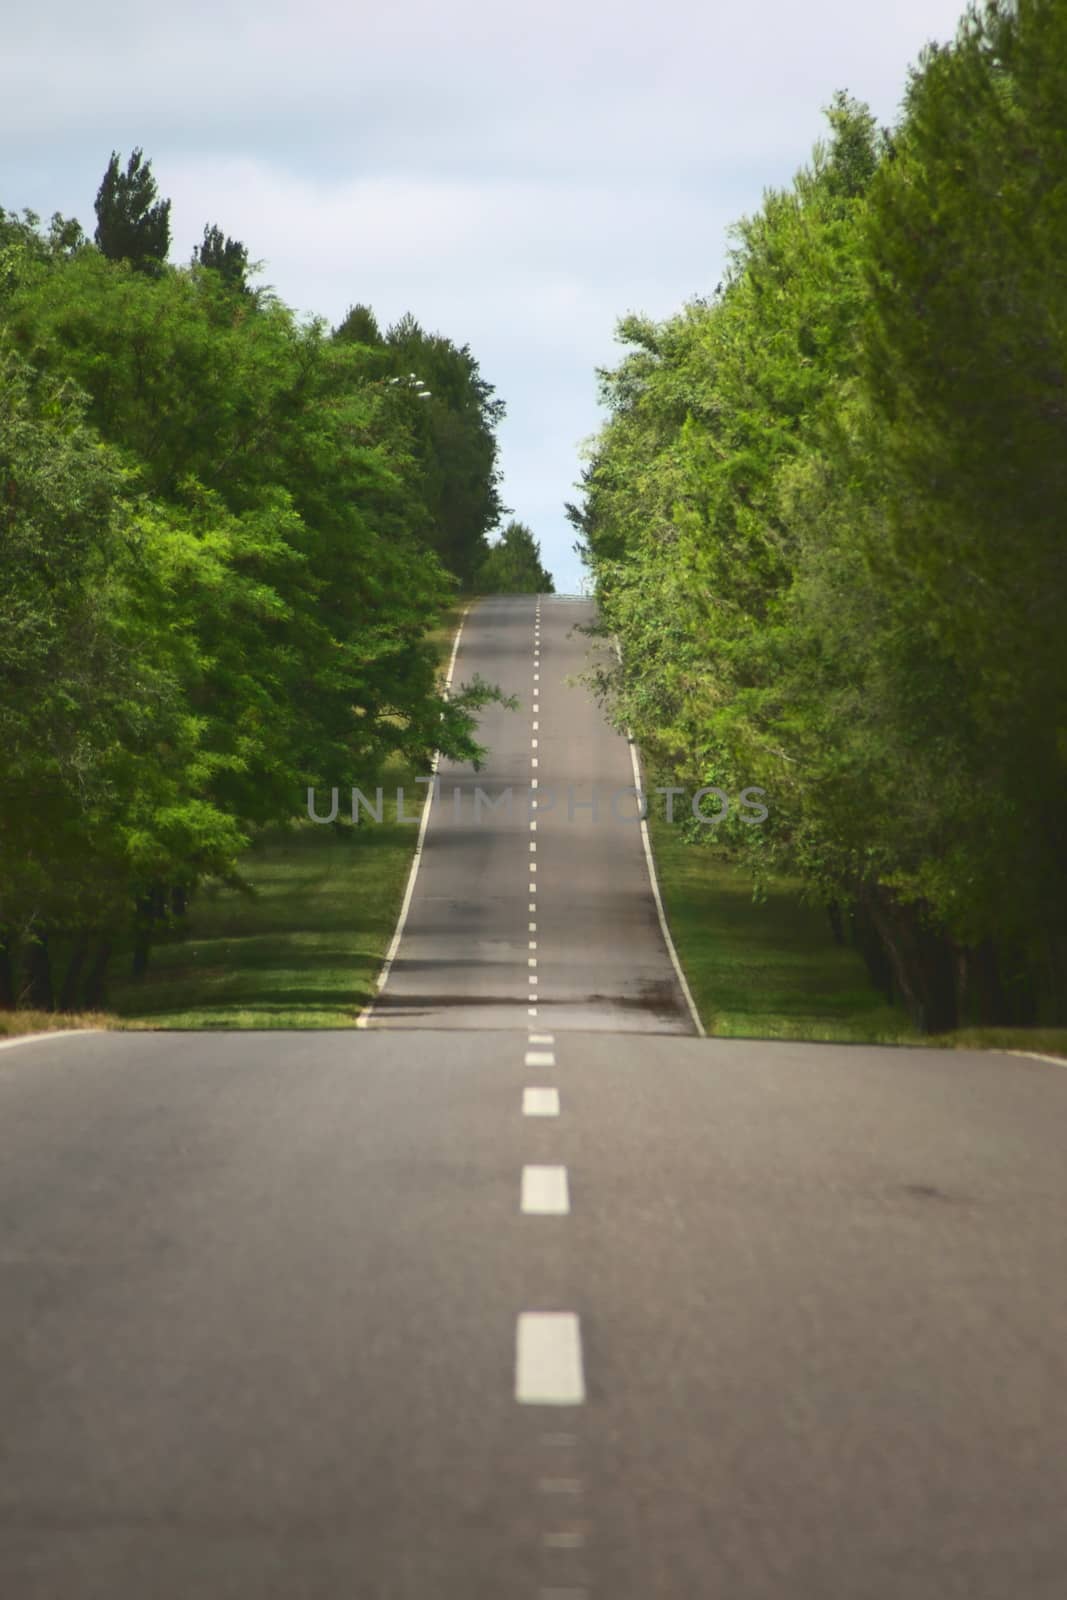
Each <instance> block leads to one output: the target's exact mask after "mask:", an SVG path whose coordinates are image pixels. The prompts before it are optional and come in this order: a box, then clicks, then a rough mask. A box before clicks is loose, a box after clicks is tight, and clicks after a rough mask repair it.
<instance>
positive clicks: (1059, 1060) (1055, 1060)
mask: <svg viewBox="0 0 1067 1600" xmlns="http://www.w3.org/2000/svg"><path fill="white" fill-rule="evenodd" d="M963 1048H964V1049H965V1050H971V1049H974V1048H975V1047H974V1046H973V1045H964V1046H963ZM977 1048H978V1049H979V1050H986V1049H988V1046H987V1045H978V1047H977ZM1004 1054H1005V1055H1008V1056H1025V1057H1026V1059H1027V1060H1028V1061H1048V1062H1051V1064H1052V1066H1054V1067H1067V1056H1042V1055H1038V1053H1037V1051H1036V1050H1005V1052H1004Z"/></svg>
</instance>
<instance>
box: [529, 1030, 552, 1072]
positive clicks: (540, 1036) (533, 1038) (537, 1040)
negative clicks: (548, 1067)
mask: <svg viewBox="0 0 1067 1600" xmlns="http://www.w3.org/2000/svg"><path fill="white" fill-rule="evenodd" d="M555 1042H556V1036H555V1034H554V1033H531V1035H530V1043H531V1044H555ZM553 1065H555V1063H553Z"/></svg>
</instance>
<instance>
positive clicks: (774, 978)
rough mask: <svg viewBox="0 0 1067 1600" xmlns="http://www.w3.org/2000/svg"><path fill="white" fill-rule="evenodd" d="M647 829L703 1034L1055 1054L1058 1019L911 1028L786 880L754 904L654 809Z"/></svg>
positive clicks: (741, 884)
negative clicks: (940, 1030) (935, 1031)
mask: <svg viewBox="0 0 1067 1600" xmlns="http://www.w3.org/2000/svg"><path fill="white" fill-rule="evenodd" d="M649 830H650V832H651V835H652V842H653V849H654V851H655V856H656V867H657V872H658V875H659V881H660V888H661V890H662V893H663V900H664V905H665V907H666V910H667V916H668V919H669V921H670V926H671V933H672V936H673V938H674V942H675V944H676V946H677V948H678V956H679V959H680V960H681V963H682V966H683V967H684V969H685V975H686V978H687V980H688V982H689V987H690V989H691V990H692V993H693V999H694V1001H695V1002H696V1006H697V1009H698V1011H699V1012H700V1016H701V1021H702V1022H703V1024H704V1026H705V1028H706V1029H707V1031H708V1033H709V1034H713V1035H715V1036H716V1037H718V1038H727V1039H745V1038H749V1039H816V1040H826V1041H835V1042H840V1043H868V1044H911V1045H917V1044H922V1045H938V1046H945V1047H949V1048H953V1047H956V1048H984V1049H994V1050H1032V1051H1034V1052H1036V1053H1039V1054H1045V1055H1064V1056H1067V1028H961V1029H959V1030H957V1031H956V1032H954V1033H948V1034H939V1035H936V1036H933V1037H924V1036H922V1035H920V1034H918V1033H916V1032H915V1030H914V1028H913V1027H912V1026H911V1024H910V1023H909V1020H908V1018H907V1016H906V1015H905V1014H904V1012H903V1011H902V1010H900V1009H898V1008H897V1007H894V1006H890V1005H887V1004H886V1002H885V1000H884V999H883V997H882V996H881V995H880V994H879V993H878V992H877V991H876V990H875V989H874V988H872V986H871V984H870V983H869V982H868V979H867V972H866V968H865V967H864V965H863V962H862V960H861V959H860V957H859V955H858V954H857V952H856V951H855V950H853V949H852V948H851V947H849V946H841V945H838V944H836V943H835V942H834V939H833V935H832V933H831V931H830V927H829V923H828V920H827V917H826V915H825V913H824V912H823V911H822V910H820V908H819V907H817V906H806V905H804V904H803V902H802V901H801V899H800V885H799V883H798V882H793V881H792V880H790V879H786V878H778V879H775V880H773V881H772V883H771V885H770V887H769V890H768V893H767V897H766V899H765V900H764V901H763V902H762V903H761V904H755V903H754V902H753V899H752V882H751V879H750V878H749V876H748V875H747V874H746V873H745V872H743V871H742V870H741V869H740V868H738V867H737V866H735V865H733V864H732V863H730V862H729V861H727V860H726V859H725V858H724V856H723V855H722V854H721V853H720V852H718V851H716V850H715V849H714V847H710V846H709V847H706V848H701V847H699V846H693V845H689V844H687V843H686V842H685V840H684V839H683V838H682V836H681V833H680V830H679V829H678V828H675V827H671V826H670V825H669V824H668V823H667V822H666V821H664V819H663V818H662V817H656V816H655V815H654V814H653V815H652V816H650V818H649Z"/></svg>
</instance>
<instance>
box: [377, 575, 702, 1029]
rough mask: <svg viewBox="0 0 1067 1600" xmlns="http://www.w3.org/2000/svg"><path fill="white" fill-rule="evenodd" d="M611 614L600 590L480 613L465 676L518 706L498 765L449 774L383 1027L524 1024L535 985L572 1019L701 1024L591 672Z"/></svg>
mask: <svg viewBox="0 0 1067 1600" xmlns="http://www.w3.org/2000/svg"><path fill="white" fill-rule="evenodd" d="M593 615H594V613H593V605H592V602H591V601H588V600H568V599H563V598H556V597H552V596H549V597H546V598H545V599H544V600H541V601H535V600H534V599H533V598H532V597H530V598H527V597H519V598H504V597H501V598H497V599H490V600H483V601H482V602H481V603H480V604H478V605H476V606H475V607H474V609H473V610H472V612H471V613H470V615H469V617H468V620H467V623H466V625H465V627H464V629H463V633H462V636H461V640H460V648H459V651H458V654H457V658H456V663H455V681H456V682H457V683H461V682H463V681H465V680H466V681H469V680H470V679H472V678H473V677H474V676H475V674H478V675H480V676H481V677H482V678H486V679H488V680H489V681H490V682H493V683H497V684H499V685H500V687H501V688H502V689H503V690H504V691H505V693H506V694H508V695H513V696H514V697H515V698H516V700H517V701H518V710H517V711H509V710H505V709H504V708H502V707H500V706H493V707H491V708H490V709H489V710H488V711H487V713H486V715H485V718H484V722H483V725H482V742H483V743H485V744H486V745H487V746H488V747H489V750H490V752H491V753H490V759H489V761H488V763H487V765H486V766H485V767H484V768H483V770H482V771H481V772H479V773H475V774H472V773H471V772H470V769H469V768H459V767H457V766H455V765H454V764H452V763H449V762H445V763H444V764H443V765H442V767H441V771H440V798H439V799H438V801H437V802H436V803H435V804H434V806H433V807H432V809H431V813H430V819H429V824H428V828H427V832H426V837H425V846H424V850H423V854H422V857H421V860H420V863H419V868H418V872H417V875H416V878H415V885H414V892H413V895H412V900H411V906H410V910H409V912H408V916H407V919H406V922H405V927H404V937H403V940H402V942H401V945H400V949H399V952H398V955H397V957H396V959H395V960H394V962H393V963H392V966H391V968H390V971H389V976H388V979H387V982H386V985H385V988H384V989H383V991H382V993H381V996H380V998H379V999H378V1000H377V1001H376V1002H375V1004H374V1006H373V1009H372V1012H371V1020H372V1021H373V1023H374V1025H375V1026H377V1027H382V1026H389V1027H397V1026H403V1027H417V1028H428V1027H429V1028H514V1027H520V1028H522V1027H525V1026H526V1022H527V1012H528V1002H529V1000H530V993H529V991H530V988H531V987H533V988H536V989H537V991H538V993H537V996H536V997H535V998H536V1001H537V1003H538V1006H539V1012H540V1017H541V1020H542V1022H551V1024H552V1026H553V1027H555V1028H559V1029H566V1030H572V1029H582V1030H589V1029H594V1028H595V1029H601V1028H607V1029H612V1030H618V1029H623V1030H626V1031H628V1032H645V1031H652V1032H656V1033H692V1032H693V1031H694V1024H693V1019H692V1016H691V1015H690V1012H689V1009H688V1006H687V1004H686V1001H685V997H684V995H683V994H682V992H681V989H680V987H679V983H678V979H677V976H676V974H675V971H674V969H673V966H672V964H671V961H670V959H669V957H668V953H667V948H666V945H665V944H664V940H663V935H662V933H661V931H660V926H659V921H658V918H657V913H656V905H655V902H654V900H653V897H652V889H651V886H650V882H649V871H648V865H647V862H646V860H645V852H644V848H643V846H642V841H641V833H640V828H639V826H637V809H636V800H635V799H634V797H632V796H628V795H627V794H626V790H627V789H631V788H633V787H635V785H634V775H633V763H632V758H631V755H630V748H629V745H628V743H627V741H626V739H625V738H624V737H623V736H622V735H621V734H618V733H615V732H613V731H612V729H611V728H610V727H609V726H608V724H607V722H606V721H605V719H604V717H603V716H602V715H601V713H600V711H599V709H598V708H597V705H596V703H595V701H594V699H593V697H592V695H591V694H590V693H589V691H588V690H587V689H586V688H585V687H583V686H582V685H581V684H580V683H579V682H578V681H577V680H578V678H579V676H580V675H581V674H582V673H583V672H584V671H585V670H586V668H587V666H588V664H589V662H588V657H589V653H590V649H591V641H590V638H589V636H588V635H587V633H585V632H584V631H583V630H584V629H585V628H587V627H588V625H589V624H590V623H591V622H592V620H593ZM601 650H603V645H601ZM457 795H458V798H457ZM594 803H595V804H596V807H597V810H596V816H595V818H594V815H593V811H592V809H591V808H592V806H593V805H594ZM406 804H410V802H406ZM531 824H534V826H533V827H531ZM531 907H533V909H531ZM531 921H533V922H536V923H537V928H536V930H535V932H534V933H532V934H530V935H529V937H528V931H529V923H530V922H531ZM531 940H532V941H533V943H535V944H536V947H537V948H536V950H533V946H532V944H531ZM531 954H533V955H534V957H535V959H536V966H535V967H530V966H529V965H528V959H529V957H530V956H531ZM532 974H533V975H535V980H536V981H535V982H534V983H533V984H532V985H531V983H530V981H529V980H530V978H531V975H532Z"/></svg>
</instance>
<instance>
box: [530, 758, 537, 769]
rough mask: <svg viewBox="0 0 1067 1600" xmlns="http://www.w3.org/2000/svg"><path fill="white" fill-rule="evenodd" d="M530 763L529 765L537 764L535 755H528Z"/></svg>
mask: <svg viewBox="0 0 1067 1600" xmlns="http://www.w3.org/2000/svg"><path fill="white" fill-rule="evenodd" d="M530 765H531V767H536V766H537V757H536V756H531V757H530Z"/></svg>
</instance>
